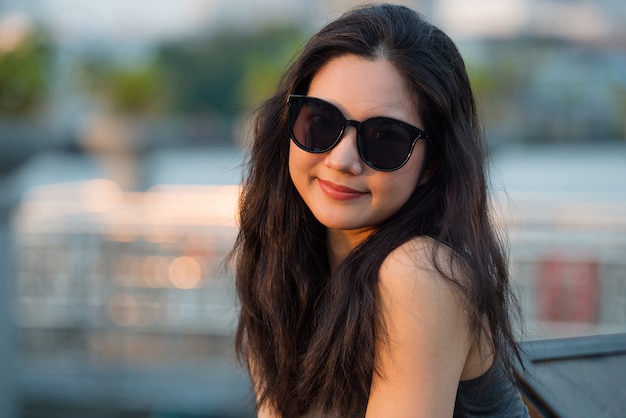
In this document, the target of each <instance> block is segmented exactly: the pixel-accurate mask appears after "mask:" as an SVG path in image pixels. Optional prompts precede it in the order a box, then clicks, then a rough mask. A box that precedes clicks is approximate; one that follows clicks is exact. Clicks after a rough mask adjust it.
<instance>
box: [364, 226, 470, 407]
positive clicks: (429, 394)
mask: <svg viewBox="0 0 626 418" xmlns="http://www.w3.org/2000/svg"><path fill="white" fill-rule="evenodd" d="M437 245H438V244H437V243H436V242H435V241H434V240H432V239H429V238H417V239H414V240H412V241H410V242H408V243H406V244H404V245H402V246H401V247H399V248H398V249H396V250H394V251H393V252H392V253H391V254H390V255H389V257H388V258H387V259H386V260H385V262H384V263H383V265H382V267H381V271H380V279H379V286H378V297H379V306H380V309H381V314H382V320H383V324H384V327H385V328H386V331H387V333H388V335H387V336H388V338H387V339H384V338H383V339H379V341H378V342H377V347H376V353H375V367H376V371H377V372H378V373H377V372H374V375H373V377H372V386H371V392H370V397H369V402H368V406H367V414H366V417H367V418H372V417H396V418H403V417H423V418H437V417H446V418H449V417H452V414H453V411H454V402H455V398H456V391H457V387H458V384H459V380H460V377H461V373H462V371H463V368H464V365H465V362H466V359H467V357H468V353H469V350H470V347H471V345H472V337H471V334H470V331H469V326H468V321H467V319H466V316H465V309H464V302H463V299H462V297H461V295H460V294H459V292H458V291H457V290H456V289H455V288H454V287H453V286H452V285H451V284H450V283H449V282H447V281H445V280H444V279H443V278H441V277H440V276H439V274H438V273H437V272H436V271H435V269H434V266H433V263H432V261H431V255H432V250H433V248H434V247H435V246H437ZM437 251H438V258H439V259H440V260H441V261H442V262H441V266H442V267H444V268H445V267H446V266H449V265H450V263H449V261H447V260H446V259H445V258H446V257H450V251H449V250H448V249H446V248H445V247H443V246H441V245H439V247H438V250H437Z"/></svg>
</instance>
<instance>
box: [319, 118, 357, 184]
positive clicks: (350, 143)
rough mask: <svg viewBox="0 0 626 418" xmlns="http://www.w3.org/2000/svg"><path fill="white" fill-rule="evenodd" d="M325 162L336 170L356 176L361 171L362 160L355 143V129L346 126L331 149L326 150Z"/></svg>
mask: <svg viewBox="0 0 626 418" xmlns="http://www.w3.org/2000/svg"><path fill="white" fill-rule="evenodd" d="M324 162H325V164H326V165H327V166H328V167H330V168H332V169H334V170H337V171H342V172H345V173H350V174H352V175H355V176H358V175H359V174H361V173H362V172H363V161H361V156H360V155H359V150H358V149H357V145H356V129H355V128H354V127H352V126H348V127H347V128H346V129H345V130H344V132H343V135H342V137H341V139H340V140H339V143H338V144H337V145H335V147H334V148H333V149H331V150H330V151H328V153H327V155H326V159H325V160H324Z"/></svg>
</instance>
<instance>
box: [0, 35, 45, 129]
mask: <svg viewBox="0 0 626 418" xmlns="http://www.w3.org/2000/svg"><path fill="white" fill-rule="evenodd" d="M5 30H6V31H7V33H6V34H5V33H3V34H2V35H3V36H6V37H5V38H4V39H3V40H2V41H3V42H0V116H1V117H5V118H6V117H9V118H16V117H18V118H19V117H27V116H32V115H33V114H34V113H35V112H36V111H37V110H38V109H39V108H40V107H41V105H42V103H43V100H44V99H45V97H46V94H47V91H48V87H49V84H50V80H49V78H48V75H49V74H50V71H51V54H52V47H51V42H50V39H49V37H48V36H47V34H46V33H45V31H43V30H42V29H39V28H32V27H30V26H29V27H28V28H27V29H25V30H24V31H23V32H21V33H20V34H17V33H15V32H16V31H17V30H18V29H17V28H15V29H13V32H9V29H5ZM9 33H11V34H12V35H13V39H12V41H11V42H8V36H7V35H8V34H9ZM4 41H7V42H4Z"/></svg>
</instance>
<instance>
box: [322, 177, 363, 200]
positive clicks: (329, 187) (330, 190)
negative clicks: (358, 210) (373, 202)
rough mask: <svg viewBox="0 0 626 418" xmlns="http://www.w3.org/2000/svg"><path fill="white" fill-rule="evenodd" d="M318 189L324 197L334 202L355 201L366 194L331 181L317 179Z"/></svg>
mask: <svg viewBox="0 0 626 418" xmlns="http://www.w3.org/2000/svg"><path fill="white" fill-rule="evenodd" d="M317 182H318V184H319V185H320V189H322V191H323V192H324V194H326V196H328V197H330V198H331V199H335V200H351V199H357V198H359V197H361V196H364V195H366V194H367V192H360V191H358V190H354V189H351V188H350V187H347V186H342V185H340V184H336V183H333V182H331V181H326V180H321V179H317Z"/></svg>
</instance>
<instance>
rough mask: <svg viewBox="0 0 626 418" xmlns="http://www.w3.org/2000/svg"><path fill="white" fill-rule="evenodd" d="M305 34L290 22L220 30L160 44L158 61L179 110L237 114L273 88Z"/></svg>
mask: <svg viewBox="0 0 626 418" xmlns="http://www.w3.org/2000/svg"><path fill="white" fill-rule="evenodd" d="M305 39H306V34H305V33H304V32H302V31H301V30H300V29H298V28H294V27H271V28H265V29H262V30H260V31H258V32H252V33H245V32H244V33H242V32H236V33H235V32H224V33H220V34H217V35H215V36H213V37H211V38H207V39H198V40H194V41H184V42H180V41H178V42H174V43H170V44H166V45H163V46H162V48H161V49H160V51H159V53H158V60H159V62H160V65H162V67H163V68H164V71H165V74H166V77H167V83H168V84H169V86H170V88H171V92H172V98H173V100H174V108H175V110H176V111H177V112H183V113H218V114H221V115H222V116H226V115H231V116H233V117H236V116H238V115H239V114H240V113H241V112H242V111H245V110H247V109H248V108H249V107H250V106H253V105H254V104H256V103H257V102H258V101H259V100H260V99H261V98H263V97H266V96H267V95H268V94H269V93H270V92H271V91H272V90H273V89H274V88H275V86H276V83H277V81H278V78H279V76H280V73H281V71H282V70H283V68H284V67H285V65H286V63H287V62H288V61H289V60H290V59H291V58H292V57H293V56H294V55H295V52H296V50H297V48H298V47H300V46H301V45H302V43H303V42H304V40H305Z"/></svg>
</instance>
